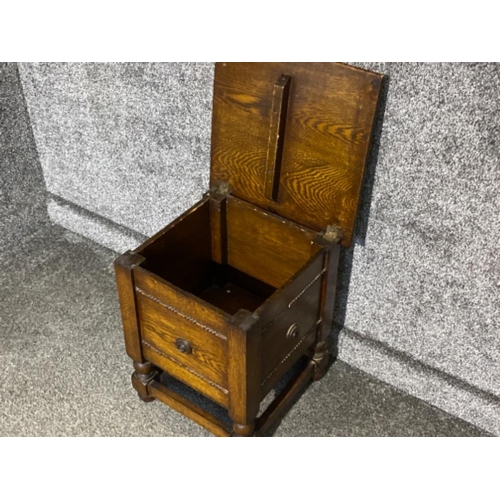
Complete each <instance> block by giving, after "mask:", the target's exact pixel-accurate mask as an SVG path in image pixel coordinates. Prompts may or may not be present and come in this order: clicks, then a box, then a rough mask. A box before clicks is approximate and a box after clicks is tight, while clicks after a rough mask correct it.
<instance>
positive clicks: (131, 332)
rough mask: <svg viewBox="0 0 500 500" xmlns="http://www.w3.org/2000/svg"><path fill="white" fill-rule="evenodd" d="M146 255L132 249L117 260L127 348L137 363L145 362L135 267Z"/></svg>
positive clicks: (119, 297) (119, 292)
mask: <svg viewBox="0 0 500 500" xmlns="http://www.w3.org/2000/svg"><path fill="white" fill-rule="evenodd" d="M144 260H145V259H144V257H142V256H141V255H137V254H133V253H131V252H130V251H129V252H126V253H124V254H123V255H120V257H118V258H117V259H116V260H115V263H114V266H115V277H116V287H117V290H118V299H119V301H120V311H121V315H122V324H123V334H124V338H125V349H126V351H127V354H128V355H129V357H130V358H132V359H133V360H134V361H136V362H137V363H143V362H144V357H143V355H142V346H141V337H140V335H139V321H138V317H137V303H136V299H135V293H134V289H135V283H134V276H133V273H132V271H133V269H134V267H136V266H138V265H139V264H141V263H142V262H144Z"/></svg>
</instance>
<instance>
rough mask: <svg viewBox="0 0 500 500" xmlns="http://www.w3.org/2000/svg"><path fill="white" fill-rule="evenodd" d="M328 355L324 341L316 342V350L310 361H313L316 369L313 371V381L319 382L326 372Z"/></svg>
mask: <svg viewBox="0 0 500 500" xmlns="http://www.w3.org/2000/svg"><path fill="white" fill-rule="evenodd" d="M329 357H330V354H329V352H328V345H327V343H326V342H325V341H322V342H318V343H317V344H316V348H315V349H314V356H313V358H312V360H313V361H314V363H315V365H316V368H315V370H314V377H313V380H314V381H315V382H316V381H317V380H321V379H322V378H323V377H324V376H325V375H326V372H327V370H328V360H329Z"/></svg>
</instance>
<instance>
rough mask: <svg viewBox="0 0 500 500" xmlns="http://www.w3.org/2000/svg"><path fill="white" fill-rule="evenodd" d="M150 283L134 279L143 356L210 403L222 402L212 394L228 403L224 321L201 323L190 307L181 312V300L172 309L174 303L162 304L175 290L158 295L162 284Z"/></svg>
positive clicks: (148, 278) (149, 279) (146, 280)
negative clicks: (206, 398) (216, 392)
mask: <svg viewBox="0 0 500 500" xmlns="http://www.w3.org/2000/svg"><path fill="white" fill-rule="evenodd" d="M153 279H154V278H153V277H149V276H146V278H145V279H136V297H137V309H138V313H139V320H140V329H141V338H142V344H143V349H144V352H145V354H146V356H147V357H148V358H150V360H151V361H152V362H153V363H154V364H156V365H157V366H159V367H160V368H162V369H164V370H166V371H168V372H169V373H171V374H172V375H174V376H177V377H178V378H181V380H182V381H183V382H185V383H187V384H188V385H191V386H193V387H194V388H195V389H197V390H201V392H203V393H204V394H206V395H207V396H209V397H211V398H212V399H215V400H216V401H218V402H221V401H220V398H217V397H213V394H212V393H213V392H214V391H218V392H219V393H221V395H220V396H221V398H222V399H227V394H228V391H227V386H228V384H227V340H226V336H225V334H224V333H223V332H224V329H223V328H220V327H221V326H222V325H223V324H224V318H221V320H222V323H220V324H218V325H217V324H214V322H213V321H211V322H210V321H209V322H206V321H205V322H202V321H203V320H201V319H199V318H198V317H193V316H192V315H191V313H192V310H193V307H192V305H191V308H190V309H189V310H188V311H186V310H185V309H186V308H184V310H183V309H180V308H179V306H182V300H180V301H178V302H177V303H176V304H175V305H176V306H177V307H174V306H173V305H172V302H175V301H169V302H166V301H165V300H166V299H168V293H170V292H171V291H173V292H175V290H167V291H165V290H163V291H162V292H160V293H157V292H158V287H162V286H163V283H161V282H156V283H154V286H152V282H150V281H151V280H153ZM158 296H160V297H158ZM181 299H182V298H181ZM204 319H206V318H204ZM207 323H208V324H207ZM215 327H218V329H217V330H216V329H215ZM152 358H154V359H152ZM174 365H175V366H174ZM174 372H175V373H174ZM183 374H184V375H185V376H182V375H183ZM203 388H207V389H208V388H209V390H208V391H207V390H203ZM207 392H208V393H207ZM223 395H224V396H223Z"/></svg>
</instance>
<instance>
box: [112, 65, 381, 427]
mask: <svg viewBox="0 0 500 500" xmlns="http://www.w3.org/2000/svg"><path fill="white" fill-rule="evenodd" d="M381 79H382V76H381V75H378V74H374V73H371V72H367V71H363V70H360V69H357V68H353V67H349V66H346V65H343V64H336V63H218V64H217V65H216V72H215V85H214V109H213V125H212V160H211V188H210V190H209V192H208V193H207V194H206V195H205V196H204V197H203V199H202V200H201V201H200V202H199V203H197V204H196V205H195V206H193V207H192V208H191V209H189V210H188V211H187V212H185V213H184V214H183V215H181V216H180V217H179V218H178V219H177V220H175V221H173V222H172V223H171V224H169V225H168V226H166V227H165V228H164V229H163V230H161V231H160V232H159V233H158V234H156V235H154V236H153V237H151V238H150V239H149V240H147V241H146V242H145V243H144V244H143V245H141V246H140V247H139V248H137V249H135V250H134V251H132V252H127V253H125V254H124V255H122V256H120V257H119V258H118V259H117V260H116V262H115V268H116V276H117V284H118V292H119V297H120V307H121V311H122V317H123V326H124V335H125V344H126V349H127V353H128V355H129V356H130V357H131V358H132V359H133V361H134V366H135V372H134V374H133V376H132V382H133V385H134V387H135V388H136V390H137V391H138V393H139V396H140V397H141V398H142V399H143V400H144V401H151V400H153V399H159V400H160V401H163V402H164V403H166V404H168V405H170V406H172V407H173V408H174V409H176V410H178V411H181V412H183V413H184V414H186V415H187V416H188V417H190V418H192V419H193V420H195V421H196V422H198V423H199V424H201V425H203V426H204V427H206V428H207V429H209V430H210V431H211V432H213V433H214V434H217V435H223V436H224V435H235V436H251V435H264V434H265V433H266V431H267V430H268V429H269V427H270V426H271V425H272V423H273V422H274V421H275V420H276V419H277V418H279V416H280V415H281V414H282V412H283V411H284V410H285V408H286V406H287V404H288V403H289V402H290V400H291V399H292V398H293V397H294V396H295V395H296V394H297V393H298V392H299V391H300V390H301V389H302V388H303V387H304V385H305V384H307V383H308V382H309V381H310V380H312V379H319V378H321V376H323V375H324V373H325V370H326V368H327V366H328V352H327V349H326V340H327V337H328V335H329V334H330V332H331V330H332V325H333V302H334V297H335V287H336V276H337V266H338V259H339V252H340V247H341V245H344V246H348V245H349V244H350V243H351V239H352V232H353V227H354V222H355V217H356V210H357V205H358V198H359V192H360V188H361V183H362V178H363V170H364V165H365V162H366V157H367V153H368V147H369V142H370V136H371V130H372V125H373V121H374V117H375V113H376V107H377V102H378V97H379V93H380V85H381ZM166 202H168V200H166ZM301 358H302V359H303V360H305V363H304V366H305V368H304V369H303V370H302V371H300V373H299V374H298V375H296V376H295V378H293V379H292V380H291V381H290V383H289V385H288V386H287V387H286V388H285V389H284V391H283V392H282V394H280V395H279V396H278V397H277V398H276V399H275V401H274V402H273V403H272V404H271V405H270V406H269V408H268V409H267V410H266V411H265V412H264V413H263V414H262V415H258V412H259V406H260V403H261V401H262V399H263V398H264V397H265V396H266V395H267V394H268V393H269V392H270V391H271V389H273V388H274V387H275V385H276V383H277V382H278V380H279V379H280V378H281V377H282V376H283V375H284V374H285V373H286V372H287V371H288V370H289V369H290V368H291V367H292V366H293V365H294V364H295V363H296V362H298V361H299V360H300V359H301ZM162 371H165V372H167V373H168V374H170V375H171V376H173V377H175V378H178V379H179V380H181V381H182V382H184V383H185V384H187V385H188V386H190V387H192V388H193V389H195V390H196V391H198V392H199V393H201V394H203V395H204V396H206V397H208V398H210V399H212V400H213V401H215V402H216V403H218V404H219V405H221V406H222V407H224V408H226V409H227V411H228V414H229V417H230V418H231V420H232V421H233V425H232V427H227V426H226V425H224V424H223V423H222V422H219V421H218V420H217V419H216V418H215V417H214V416H212V415H210V414H208V413H207V412H206V411H205V410H203V409H201V408H199V407H197V406H196V405H194V404H193V403H192V402H190V401H188V400H186V399H185V398H183V397H182V396H180V395H179V394H177V393H175V392H174V391H172V390H171V389H170V388H168V387H166V386H164V385H162V383H161V381H160V375H161V373H162Z"/></svg>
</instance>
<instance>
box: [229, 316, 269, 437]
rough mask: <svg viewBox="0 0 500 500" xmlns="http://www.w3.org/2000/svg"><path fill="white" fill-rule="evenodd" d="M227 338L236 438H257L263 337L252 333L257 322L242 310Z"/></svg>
mask: <svg viewBox="0 0 500 500" xmlns="http://www.w3.org/2000/svg"><path fill="white" fill-rule="evenodd" d="M234 318H235V320H234V324H233V328H232V330H231V332H230V335H229V338H228V342H229V345H228V348H229V350H228V354H229V416H230V417H231V419H232V420H233V436H237V437H249V436H253V435H254V431H255V424H256V417H257V413H258V412H259V407H260V395H261V391H260V383H261V345H262V342H261V336H260V335H258V332H255V331H252V330H251V326H252V325H253V324H254V322H255V319H254V318H253V317H252V315H251V313H250V312H248V311H246V310H244V309H240V310H239V311H238V312H237V313H236V315H235V317H234Z"/></svg>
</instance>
